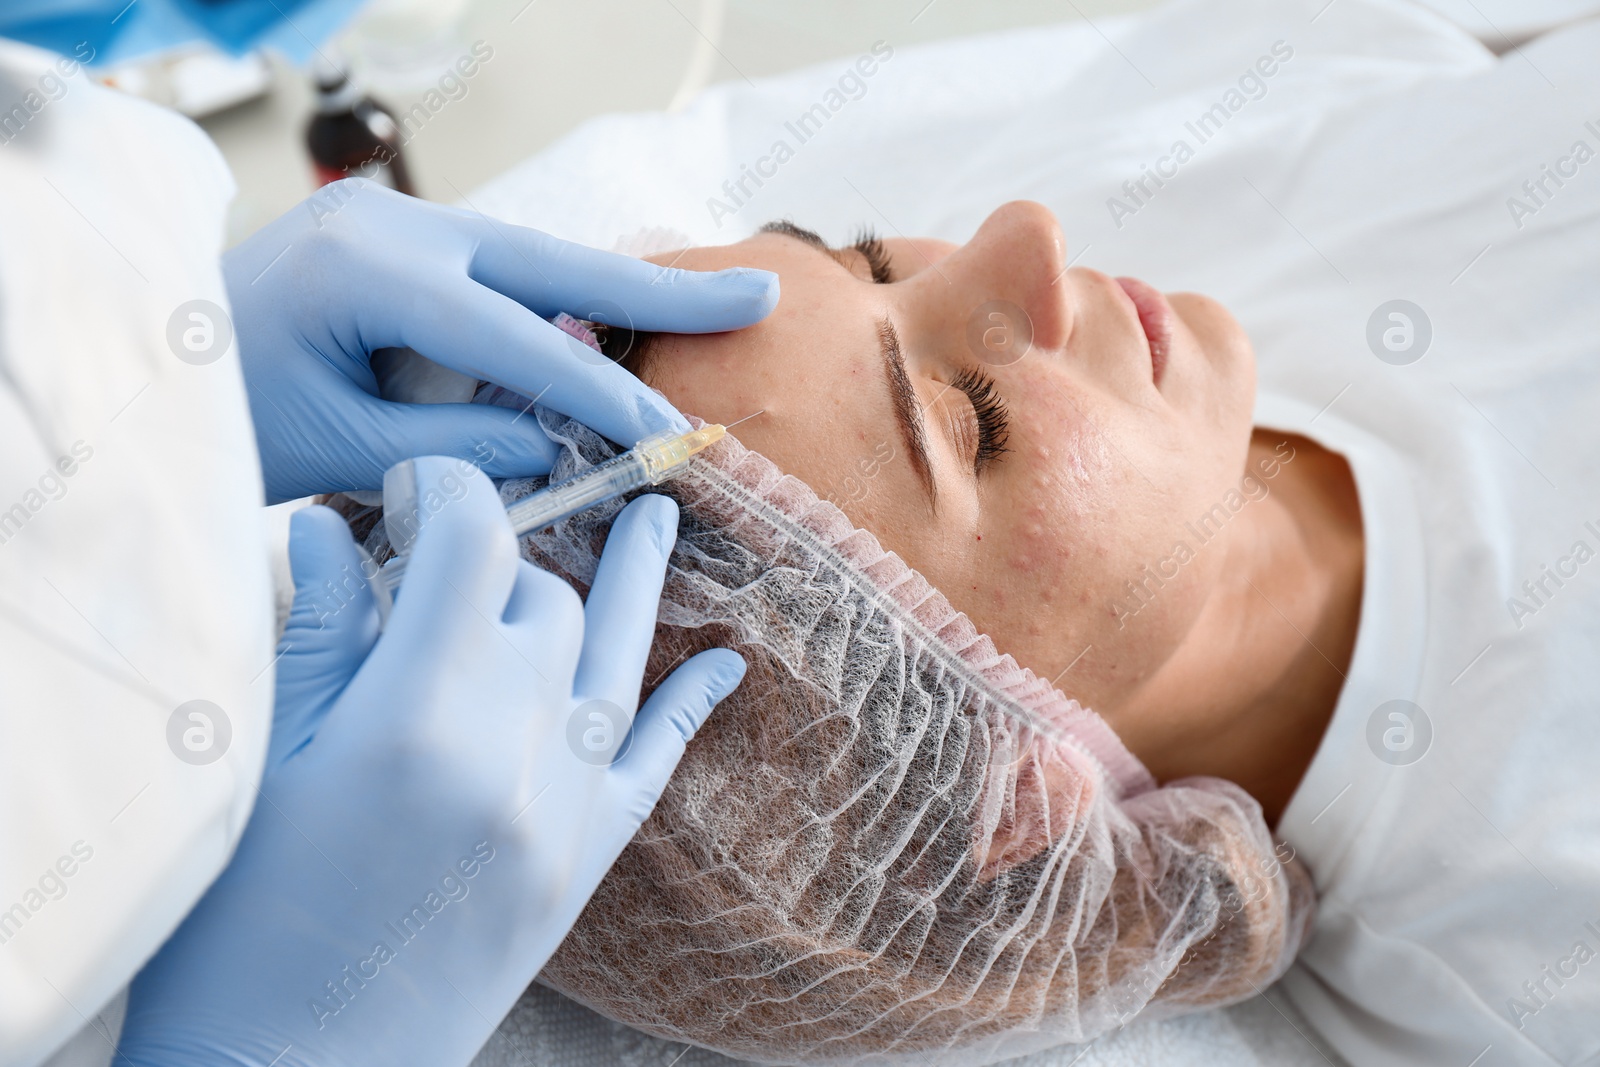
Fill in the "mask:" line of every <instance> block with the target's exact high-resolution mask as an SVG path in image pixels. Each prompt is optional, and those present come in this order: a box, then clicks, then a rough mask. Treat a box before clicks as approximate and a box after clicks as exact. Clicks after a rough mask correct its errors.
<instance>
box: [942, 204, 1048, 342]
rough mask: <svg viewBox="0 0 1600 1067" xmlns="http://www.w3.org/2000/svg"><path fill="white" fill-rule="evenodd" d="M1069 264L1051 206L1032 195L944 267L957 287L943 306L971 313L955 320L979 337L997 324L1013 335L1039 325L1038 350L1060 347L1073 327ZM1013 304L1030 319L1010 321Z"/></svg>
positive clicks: (1035, 333) (997, 217) (987, 223)
mask: <svg viewBox="0 0 1600 1067" xmlns="http://www.w3.org/2000/svg"><path fill="white" fill-rule="evenodd" d="M1066 267H1067V260H1066V240H1065V239H1064V238H1063V237H1062V235H1061V226H1060V224H1059V223H1057V222H1056V217H1055V215H1054V214H1053V213H1052V212H1051V211H1050V209H1049V208H1047V207H1045V206H1044V205H1043V204H1038V203H1035V202H1033V201H1031V200H1013V201H1011V202H1010V203H1007V204H1002V205H1001V206H1000V207H998V208H996V209H995V210H994V211H993V212H992V213H990V215H989V217H988V218H986V219H984V221H983V225H981V226H979V227H978V232H977V233H975V234H973V236H972V240H970V241H968V242H967V243H966V244H965V245H963V246H962V247H961V248H959V249H957V250H956V251H954V252H952V253H951V254H950V255H949V256H947V257H945V259H944V260H943V261H942V262H941V263H940V264H939V271H940V272H941V273H942V274H943V275H944V277H945V279H946V281H948V283H949V287H950V288H946V291H945V293H943V294H941V295H942V297H943V301H942V303H943V304H944V306H945V307H946V308H948V309H950V311H951V312H952V313H953V314H954V315H956V316H962V317H964V321H963V322H960V323H956V322H952V323H951V324H950V325H951V326H952V327H955V328H956V329H959V330H962V331H964V332H966V331H970V332H971V333H972V335H973V338H974V339H979V338H982V337H983V336H984V332H985V330H989V329H992V328H993V327H1007V328H1009V329H1010V331H1011V333H1012V334H1013V335H1018V334H1020V332H1021V330H1023V329H1029V328H1031V334H1032V345H1033V346H1034V347H1040V348H1046V349H1054V348H1060V347H1062V346H1063V345H1064V344H1065V343H1066V339H1067V335H1068V333H1069V332H1070V330H1071V325H1072V322H1071V311H1070V303H1069V301H1068V300H1067V298H1066V296H1067V293H1066V291H1067V286H1066V285H1065V284H1064V283H1063V278H1062V275H1063V274H1064V273H1065V271H1066ZM939 287H940V288H945V286H943V285H941V286H939ZM951 289H953V290H954V292H953V293H952V292H951V291H950V290H951ZM952 297H953V299H952ZM1006 305H1014V306H1015V307H1019V308H1021V309H1022V311H1023V313H1024V314H1025V316H1026V320H1025V321H1024V322H1012V321H1010V319H1011V318H1013V317H1014V316H1015V312H1014V311H1012V310H1011V309H1010V308H1008V307H1006ZM996 316H999V317H998V318H997V317H996ZM993 336H995V337H1000V336H1003V335H1002V334H1000V333H995V334H993ZM979 343H982V342H981V341H980V342H979ZM1000 361H1001V362H1004V360H1003V359H1002V360H1000Z"/></svg>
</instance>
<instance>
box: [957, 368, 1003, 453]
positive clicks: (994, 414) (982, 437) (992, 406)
mask: <svg viewBox="0 0 1600 1067" xmlns="http://www.w3.org/2000/svg"><path fill="white" fill-rule="evenodd" d="M950 384H951V385H953V386H955V387H956V388H957V389H959V390H961V391H962V392H963V393H966V394H967V399H968V400H970V401H972V410H973V412H974V413H975V414H976V415H977V417H978V452H977V456H976V457H975V459H974V462H973V468H974V470H975V471H976V473H978V474H982V473H983V471H984V468H985V467H987V466H988V465H989V464H991V463H993V462H994V461H995V460H997V459H999V458H1000V457H1001V456H1002V455H1004V454H1005V453H1007V452H1009V451H1011V450H1010V449H1009V448H1007V447H1006V442H1007V441H1008V440H1009V439H1010V436H1011V416H1010V414H1009V413H1008V412H1007V411H1006V404H1005V401H1004V400H1002V399H1000V393H999V391H998V390H997V389H996V388H995V385H994V379H993V378H991V377H989V376H988V375H987V374H984V373H983V372H982V371H979V370H974V369H972V368H970V367H968V368H967V369H966V370H963V371H962V372H961V373H960V374H957V375H956V377H955V381H953V382H951V383H950Z"/></svg>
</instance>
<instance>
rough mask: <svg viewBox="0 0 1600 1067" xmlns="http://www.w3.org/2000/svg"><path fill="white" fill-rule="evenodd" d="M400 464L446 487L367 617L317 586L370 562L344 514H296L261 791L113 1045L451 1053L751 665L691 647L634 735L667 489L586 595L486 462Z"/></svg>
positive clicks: (668, 538) (284, 1052)
mask: <svg viewBox="0 0 1600 1067" xmlns="http://www.w3.org/2000/svg"><path fill="white" fill-rule="evenodd" d="M463 468H465V469H466V474H465V476H463V475H462V469H463ZM414 470H415V473H416V475H417V478H418V499H419V500H424V499H428V493H429V491H430V490H437V491H438V492H439V494H440V495H439V496H438V497H435V498H434V499H436V500H444V501H447V503H445V504H444V506H443V507H442V508H441V509H440V510H438V511H437V513H435V514H433V515H431V516H429V515H426V514H424V515H423V516H422V517H421V518H422V526H421V532H420V533H419V535H418V537H417V539H416V542H415V547H414V548H413V550H412V556H411V560H410V562H409V565H408V568H407V575H406V580H405V584H404V586H403V587H402V588H401V590H400V595H399V598H398V600H397V602H396V604H395V607H394V611H393V614H392V615H391V616H390V618H389V621H388V624H387V627H386V628H385V629H384V631H383V632H382V634H381V635H380V634H379V633H378V632H377V625H376V609H375V607H374V604H373V602H372V599H371V596H370V594H369V593H368V592H367V590H366V589H365V587H362V588H361V591H360V593H359V594H358V595H357V596H355V597H354V598H353V599H351V600H349V601H348V602H347V603H344V605H343V606H342V607H341V606H339V605H340V602H339V601H336V600H333V599H332V598H331V597H329V594H328V593H327V591H326V589H327V586H326V585H325V584H324V583H325V582H326V581H328V580H331V581H332V582H333V583H334V585H335V586H340V585H342V584H344V583H343V579H344V578H345V576H346V575H348V574H357V575H359V574H360V569H359V568H360V564H359V561H358V558H357V554H356V549H355V546H354V545H353V544H352V542H351V540H350V536H349V534H348V533H347V532H346V531H345V529H344V526H343V523H342V522H341V521H340V520H339V518H338V516H337V515H335V514H334V513H333V512H332V511H330V510H328V509H326V508H315V507H314V508H308V509H306V510H304V511H302V512H299V513H297V514H296V515H295V516H294V520H293V526H292V527H291V535H290V549H291V555H292V562H293V566H294V576H295V605H294V609H293V613H292V615H291V617H290V622H289V626H288V628H287V630H286V631H285V633H284V637H283V642H282V646H281V647H282V651H283V657H282V659H281V661H280V662H279V664H278V690H277V693H278V700H277V714H276V719H275V722H274V726H273V739H272V745H271V750H270V755H269V758H268V765H267V768H266V771H265V777H264V779H263V781H262V784H261V796H260V798H259V800H258V801H257V803H256V806H255V811H254V813H253V814H252V816H251V819H250V823H249V825H248V826H247V828H246V829H245V833H244V835H243V837H242V839H241V840H240V842H239V846H238V849H237V851H236V853H235V855H234V858H233V860H232V862H231V863H230V864H229V866H228V868H227V869H226V870H225V871H224V872H223V873H222V875H221V876H220V877H219V878H218V879H217V881H216V883H215V884H213V886H212V887H211V889H210V890H209V891H208V892H207V894H206V895H205V897H204V898H202V899H201V901H200V903H199V904H198V905H196V907H195V909H194V910H193V911H192V912H191V913H190V914H189V916H188V918H187V919H186V920H185V921H184V922H183V924H182V925H181V926H180V927H179V929H178V930H177V932H176V933H175V934H174V935H173V936H172V938H171V939H170V940H169V941H168V942H167V943H166V945H165V946H163V948H162V949H161V951H160V952H159V953H158V954H157V955H156V957H155V958H154V959H153V960H152V961H151V962H150V963H149V964H148V965H147V966H146V967H145V968H144V970H143V971H141V972H140V974H139V975H138V976H137V978H136V979H135V980H134V982H133V985H132V991H131V996H130V1000H129V1004H128V1016H127V1022H126V1024H125V1026H124V1028H123V1036H122V1042H121V1047H120V1052H121V1055H120V1056H119V1057H118V1059H117V1062H118V1063H119V1064H122V1063H132V1064H135V1065H138V1067H147V1065H150V1067H154V1065H159V1067H202V1065H203V1067H215V1065H216V1064H222V1063H227V1064H234V1065H241V1067H243V1065H253V1067H267V1065H268V1064H272V1065H274V1067H294V1065H316V1067H342V1065H350V1067H356V1065H362V1067H364V1065H367V1064H425V1065H428V1067H448V1065H451V1064H466V1063H467V1062H468V1061H469V1060H471V1059H472V1057H473V1055H474V1054H475V1053H476V1052H477V1051H478V1049H479V1048H480V1046H481V1045H482V1044H483V1042H484V1041H485V1040H487V1039H488V1037H489V1036H490V1034H491V1033H492V1032H493V1030H494V1028H495V1026H496V1025H497V1024H498V1022H499V1021H500V1019H501V1018H502V1017H503V1016H504V1015H505V1014H506V1012H507V1011H509V1010H510V1008H511V1006H512V1005H513V1004H514V1003H515V1002H516V1000H517V997H518V996H519V995H520V994H521V992H522V991H523V989H524V988H525V987H526V986H527V985H528V983H529V982H530V981H531V980H532V979H533V977H534V975H535V974H537V973H538V971H539V969H540V967H541V966H542V965H543V964H544V962H545V960H546V959H548V958H549V956H550V955H551V953H552V952H553V951H554V950H555V948H556V946H557V945H558V944H559V943H560V941H561V939H562V938H563V937H564V936H565V935H566V932H567V930H568V929H570V927H571V925H572V923H573V922H574V921H575V920H576V919H577V916H578V913H579V911H580V910H581V909H582V908H583V906H584V903H585V902H586V901H587V899H588V898H589V896H590V895H591V894H592V893H593V891H594V889H595V887H596V886H597V885H598V883H599V881H600V879H601V877H602V876H603V875H604V874H605V872H606V871H607V870H608V869H609V868H610V866H611V864H612V862H613V861H614V860H615V859H616V857H617V855H618V854H619V853H620V852H621V850H622V848H623V846H624V845H626V844H627V842H628V841H629V839H630V838H632V836H633V834H634V833H635V831H637V829H638V828H639V826H640V824H641V823H642V822H643V821H644V820H645V818H647V817H648V815H649V813H650V811H651V810H652V808H653V807H654V806H655V802H656V800H657V798H658V797H659V796H660V793H661V790H662V789H663V788H664V787H665V785H666V782H667V778H668V776H669V775H670V774H671V773H672V770H673V768H674V767H675V766H676V765H677V762H678V759H679V757H680V756H681V755H682V754H683V751H684V744H685V742H686V741H687V740H688V739H689V738H690V737H691V736H692V735H693V734H694V732H695V730H696V729H698V728H699V726H700V724H701V722H703V721H704V720H705V718H706V716H707V715H708V714H709V713H710V711H711V708H712V707H713V706H714V705H715V704H716V703H717V701H719V700H721V699H722V698H723V697H724V696H725V695H727V694H728V693H729V692H731V691H732V689H733V688H734V687H735V686H736V685H737V684H738V682H739V679H740V678H741V677H742V675H743V673H744V663H743V660H741V659H740V658H739V656H738V655H737V654H735V653H733V652H731V651H728V650H725V649H714V650H711V651H707V652H702V653H700V654H699V655H697V656H695V657H693V658H692V659H690V660H689V661H688V662H686V663H685V664H683V666H681V667H679V668H678V669H677V670H676V671H675V672H673V674H672V675H671V676H670V677H669V678H668V679H667V680H666V681H665V682H664V683H663V684H662V685H661V686H660V687H659V688H658V689H657V690H656V691H655V692H654V693H653V694H652V695H651V697H650V699H649V701H647V702H646V703H645V706H644V708H643V709H642V710H641V711H639V713H638V715H637V717H636V718H634V719H633V723H632V730H631V733H630V732H629V730H628V718H629V716H630V715H631V713H632V711H633V709H634V707H635V705H636V703H637V700H638V695H639V689H640V679H641V676H642V674H643V670H644V664H645V658H646V655H647V653H648V651H649V647H650V643H651V639H652V637H653V635H654V629H655V615H656V606H657V601H658V599H659V596H660V589H661V582H662V577H663V573H664V570H665V561H666V558H667V554H668V552H669V551H670V550H671V547H672V544H673V541H674V539H675V532H676V523H677V508H676V505H675V504H673V502H672V501H671V500H669V499H668V498H666V497H662V496H645V497H642V498H641V499H639V500H636V501H635V502H633V503H632V504H630V505H629V506H628V507H627V508H626V509H625V510H624V511H623V512H622V513H621V515H620V516H619V518H618V519H617V522H616V524H615V525H614V526H613V527H612V530H611V534H610V538H609V540H608V542H607V544H606V548H605V552H604V555H603V557H602V559H601V562H600V566H599V570H598V573H597V574H596V576H595V580H594V585H593V587H592V591H591V592H590V595H589V600H588V604H587V605H584V604H582V603H580V601H579V599H578V596H577V594H575V593H574V592H573V590H572V588H571V587H570V586H568V585H567V584H566V583H565V582H563V581H562V580H561V579H559V578H557V577H555V576H553V575H551V574H549V573H547V572H544V571H541V570H539V569H538V568H536V567H534V566H532V565H531V564H529V563H527V562H525V561H523V560H522V559H520V558H519V557H518V555H517V550H516V545H515V543H514V539H513V537H512V534H511V530H510V526H509V524H508V523H507V521H506V518H505V511H504V509H503V508H502V507H501V505H500V501H499V497H498V496H497V495H496V493H495V490H494V487H493V486H492V485H491V484H490V483H489V481H488V479H487V478H485V477H484V476H483V475H482V474H480V473H478V472H477V471H475V470H472V469H471V468H470V466H469V465H467V464H463V463H461V462H459V461H455V460H447V459H443V458H438V457H430V458H426V459H419V460H416V461H415V463H414ZM624 738H627V739H628V742H629V743H628V744H627V745H626V746H625V747H624V748H623V749H622V754H621V755H620V756H617V757H616V758H615V760H614V762H612V761H611V758H612V755H613V754H614V753H615V752H616V751H617V750H618V746H619V745H620V744H621V742H622V741H623V740H624ZM124 1057H125V1058H124Z"/></svg>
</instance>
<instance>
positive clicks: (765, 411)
mask: <svg viewBox="0 0 1600 1067" xmlns="http://www.w3.org/2000/svg"><path fill="white" fill-rule="evenodd" d="M766 413H767V409H766V408H762V409H761V410H760V411H752V412H751V413H750V414H748V415H746V416H745V417H744V418H742V419H740V420H739V422H730V423H728V425H726V426H724V427H723V429H724V430H731V429H733V428H734V427H735V426H737V425H739V423H740V422H749V421H750V420H751V419H753V418H755V417H756V416H757V415H765V414H766Z"/></svg>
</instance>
